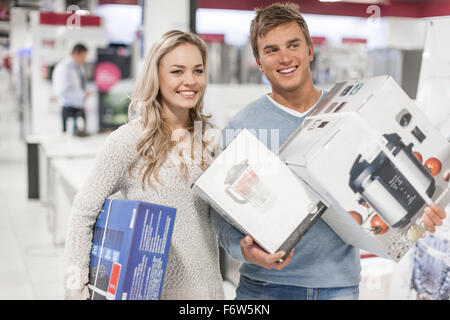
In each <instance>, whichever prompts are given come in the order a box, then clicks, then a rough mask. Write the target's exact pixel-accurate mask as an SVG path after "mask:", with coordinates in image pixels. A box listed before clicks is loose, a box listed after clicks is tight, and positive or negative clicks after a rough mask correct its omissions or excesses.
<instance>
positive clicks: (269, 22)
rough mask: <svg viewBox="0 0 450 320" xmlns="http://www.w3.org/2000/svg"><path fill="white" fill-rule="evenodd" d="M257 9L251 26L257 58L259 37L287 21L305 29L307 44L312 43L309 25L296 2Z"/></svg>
mask: <svg viewBox="0 0 450 320" xmlns="http://www.w3.org/2000/svg"><path fill="white" fill-rule="evenodd" d="M255 11H256V16H255V18H254V19H253V20H252V22H251V26H250V44H251V45H252V50H253V55H254V56H255V57H256V58H257V59H259V52H258V37H262V36H264V35H266V34H267V32H269V31H270V30H272V29H273V28H276V27H278V26H279V25H282V24H285V23H289V22H297V23H298V25H299V26H300V28H301V29H302V31H303V35H304V36H305V39H306V43H307V45H308V46H310V45H311V36H310V35H309V30H308V25H307V24H306V21H305V19H304V18H303V16H302V15H301V14H300V11H299V6H298V5H297V4H296V3H274V4H272V5H270V6H268V7H266V8H256V9H255Z"/></svg>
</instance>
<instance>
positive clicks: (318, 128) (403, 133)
mask: <svg viewBox="0 0 450 320" xmlns="http://www.w3.org/2000/svg"><path fill="white" fill-rule="evenodd" d="M413 152H416V154H417V157H421V158H422V159H421V160H418V158H416V156H415V155H414V153H413ZM419 154H420V155H419ZM279 156H280V159H281V160H282V161H284V162H285V163H286V164H287V165H288V167H289V168H290V169H291V170H292V171H293V172H295V173H296V174H297V176H298V177H300V178H301V179H302V180H304V181H305V182H306V183H307V184H309V185H310V186H311V187H312V188H314V189H315V190H316V191H317V192H318V193H319V194H321V196H322V197H323V199H325V200H326V201H327V202H328V203H330V206H331V207H332V208H331V209H329V210H327V211H326V212H325V213H324V215H323V216H322V218H323V220H324V221H325V222H327V223H328V225H329V226H330V227H331V228H332V229H334V231H335V232H336V233H337V234H338V235H339V236H340V237H341V238H342V239H343V240H344V241H345V242H347V243H349V244H352V245H355V246H357V247H359V248H361V249H363V250H365V251H369V252H372V253H374V254H377V255H379V256H381V257H385V258H389V259H392V260H394V261H398V260H399V259H401V257H402V256H403V255H404V254H405V253H406V252H407V251H408V250H409V249H410V247H411V246H412V245H413V243H414V241H416V240H417V238H418V236H419V235H420V234H421V233H422V230H424V228H423V225H422V226H421V227H418V226H420V225H421V223H420V222H421V218H422V215H423V212H424V211H423V210H424V208H425V206H426V203H430V202H431V201H430V200H432V201H433V202H436V203H438V204H439V205H440V206H441V207H443V208H445V206H446V204H447V203H448V202H449V197H448V194H449V192H448V190H449V186H448V183H447V182H445V180H444V175H445V174H447V173H448V170H449V156H450V147H449V142H448V141H446V139H445V138H444V137H443V136H442V135H441V134H440V133H439V131H438V130H437V129H435V128H434V127H433V125H432V124H431V123H430V122H429V121H428V119H427V118H426V116H425V115H424V114H423V113H422V112H421V110H420V109H419V108H418V107H417V106H416V105H415V104H414V102H413V101H412V100H411V99H410V98H409V97H408V96H407V95H406V93H405V92H404V91H403V90H402V89H401V88H400V87H399V86H398V85H397V83H396V82H395V81H394V80H393V79H392V78H391V77H390V76H379V77H374V78H368V79H362V80H353V81H348V82H342V83H338V84H336V85H335V86H334V87H333V88H332V89H331V91H330V92H329V93H328V94H327V95H326V96H325V97H324V98H323V99H322V100H321V101H320V102H319V103H318V105H317V106H316V107H315V108H314V110H313V111H311V114H309V115H308V116H307V117H306V118H305V120H304V121H303V124H302V126H300V127H299V128H298V129H297V130H296V131H294V132H293V133H292V134H291V135H290V136H289V137H288V138H287V139H286V141H285V142H284V143H283V145H282V146H281V147H280V152H279ZM432 158H434V159H432ZM425 163H426V164H427V165H430V166H431V167H433V168H432V170H431V172H432V174H433V175H432V174H430V173H429V172H428V170H427V169H425V167H424V164H425ZM439 164H440V167H441V168H440V169H439V168H438V167H439ZM350 211H353V212H352V214H353V215H355V216H356V217H358V218H359V217H360V219H361V220H362V223H361V225H360V226H359V225H358V222H359V221H358V222H356V220H354V219H353V218H352V216H351V215H350V214H349V212H350ZM358 215H359V216H358ZM375 216H378V217H375ZM379 218H381V220H382V222H385V223H386V225H387V226H388V229H387V231H386V232H385V230H386V228H383V227H380V226H378V227H377V226H375V224H376V223H375V222H376V221H377V220H378V222H379V221H380V220H379ZM372 219H374V220H372ZM372 221H373V223H372Z"/></svg>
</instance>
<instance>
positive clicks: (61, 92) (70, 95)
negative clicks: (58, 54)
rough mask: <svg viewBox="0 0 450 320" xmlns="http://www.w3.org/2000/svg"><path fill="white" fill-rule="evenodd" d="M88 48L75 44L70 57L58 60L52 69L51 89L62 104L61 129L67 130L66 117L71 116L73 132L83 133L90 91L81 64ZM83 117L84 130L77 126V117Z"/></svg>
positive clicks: (83, 62) (84, 60)
mask: <svg viewBox="0 0 450 320" xmlns="http://www.w3.org/2000/svg"><path fill="white" fill-rule="evenodd" d="M87 53H88V49H87V47H86V46H84V45H83V44H80V43H78V44H76V45H75V46H74V47H73V49H72V53H71V56H70V57H67V58H65V59H63V60H62V61H60V62H59V63H58V64H57V65H56V67H55V69H54V71H53V80H52V83H53V89H54V92H55V94H56V96H57V98H58V101H59V103H60V105H61V106H62V125H63V126H62V130H63V132H66V131H67V119H68V118H69V117H71V118H73V133H74V134H79V135H84V133H85V129H86V111H85V102H86V98H87V97H88V96H90V95H91V92H90V91H88V90H86V82H87V80H86V75H85V71H84V69H83V65H84V64H85V63H86V56H87ZM79 117H80V118H82V119H83V124H84V130H81V129H80V128H78V125H77V119H78V118H79Z"/></svg>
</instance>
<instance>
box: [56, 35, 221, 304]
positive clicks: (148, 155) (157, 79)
mask: <svg viewBox="0 0 450 320" xmlns="http://www.w3.org/2000/svg"><path fill="white" fill-rule="evenodd" d="M206 64H207V50H206V46H205V43H204V42H203V41H202V40H201V39H200V38H199V37H197V36H196V35H194V34H191V33H185V32H181V31H170V32H167V33H166V34H164V35H163V36H162V38H161V39H160V40H159V41H157V42H156V43H155V44H154V45H153V47H152V49H151V50H150V53H149V55H148V57H147V59H146V61H145V64H144V66H143V70H142V72H141V73H140V75H139V76H138V78H137V80H136V84H135V87H134V90H133V92H132V95H131V103H130V106H129V118H130V119H132V120H129V122H128V123H126V124H124V125H123V126H121V127H120V128H118V129H117V130H115V131H114V132H113V133H111V134H110V135H109V136H108V138H107V140H106V142H105V144H104V146H103V148H102V149H101V150H100V152H99V154H98V155H97V158H96V161H95V165H94V168H93V170H92V171H91V173H90V175H89V177H88V179H87V180H86V182H85V184H84V186H83V187H82V189H81V190H80V191H79V192H78V194H77V195H76V196H75V199H74V202H73V207H72V211H71V218H70V224H69V230H68V234H67V238H66V247H65V254H66V267H67V274H66V279H65V280H66V281H65V298H66V299H89V290H88V288H87V283H88V278H89V261H90V250H91V246H92V234H93V227H94V224H95V222H96V219H97V217H98V214H99V212H100V210H101V207H102V205H103V202H104V201H105V199H106V198H107V197H109V196H110V195H111V194H113V193H115V192H117V191H121V193H122V194H123V195H124V197H125V198H126V199H130V200H139V201H146V202H151V203H157V204H161V205H165V206H169V207H175V208H176V209H177V215H176V219H175V226H174V231H173V235H172V241H171V247H170V251H169V257H168V263H167V269H166V274H165V278H164V285H163V290H162V295H161V298H162V299H223V298H224V294H223V287H222V280H221V276H220V268H219V251H218V243H217V239H216V236H215V234H214V231H213V229H212V227H211V222H210V216H209V206H208V204H207V203H206V202H204V201H202V200H201V199H200V198H199V197H197V196H196V195H194V194H193V192H192V191H191V189H190V185H191V183H192V182H193V181H194V180H195V179H196V178H197V177H198V176H199V175H200V174H201V173H202V172H203V170H204V169H206V167H207V165H208V164H209V163H208V161H207V159H205V157H202V156H200V157H198V156H194V152H197V153H202V154H203V153H204V152H205V150H209V149H208V148H209V147H211V146H212V144H210V143H208V141H206V138H205V135H204V133H205V130H206V129H207V128H208V127H209V124H208V123H207V121H206V117H205V116H204V115H202V113H201V112H202V107H203V94H204V92H205V87H206ZM194 122H195V128H196V130H195V131H198V128H201V130H202V132H201V134H194ZM199 124H200V125H199ZM177 132H181V133H185V134H177ZM186 133H189V134H186ZM186 142H187V143H186ZM180 144H184V146H186V145H190V146H197V147H198V146H200V147H199V148H197V150H193V149H195V148H179V147H177V146H179V145H180ZM190 151H193V152H190Z"/></svg>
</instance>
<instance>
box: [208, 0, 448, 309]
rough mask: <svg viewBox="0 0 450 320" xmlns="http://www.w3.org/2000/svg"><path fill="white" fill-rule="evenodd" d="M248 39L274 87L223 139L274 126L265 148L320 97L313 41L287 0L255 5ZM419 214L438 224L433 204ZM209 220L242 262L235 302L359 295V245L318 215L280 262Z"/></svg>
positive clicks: (439, 213)
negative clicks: (314, 72) (313, 73)
mask: <svg viewBox="0 0 450 320" xmlns="http://www.w3.org/2000/svg"><path fill="white" fill-rule="evenodd" d="M250 41H251V45H252V49H253V54H254V56H255V59H256V63H257V65H258V68H259V69H260V71H261V72H263V73H264V75H265V76H266V78H267V79H268V80H269V82H270V84H271V87H272V92H271V93H269V94H267V95H264V96H262V97H260V98H259V99H257V100H255V101H254V102H252V103H250V104H249V105H247V106H246V107H245V108H244V109H243V110H241V111H240V112H238V113H237V114H236V115H235V116H234V117H233V119H232V120H231V121H230V122H229V123H228V125H227V126H226V127H225V128H224V130H223V136H225V137H228V136H229V134H227V131H228V130H230V131H231V130H233V131H234V134H237V133H238V132H239V130H240V129H242V128H247V129H252V130H254V131H255V132H258V130H259V129H266V130H267V132H269V131H270V130H278V133H279V141H278V143H275V144H273V142H272V141H271V134H269V135H268V137H265V138H267V139H261V137H259V138H260V140H261V142H263V143H265V144H266V146H268V147H269V146H271V145H278V146H280V145H282V143H283V142H284V140H285V139H286V138H287V137H288V136H289V135H290V134H291V133H292V132H293V131H294V130H295V129H296V128H297V127H298V126H299V125H300V124H301V123H302V121H303V119H304V118H305V116H306V115H307V114H308V113H309V112H310V111H311V110H313V109H314V107H315V106H316V104H317V103H318V101H320V99H321V98H322V97H323V96H325V93H324V92H323V91H321V90H319V89H317V88H315V87H314V84H313V81H312V76H311V70H310V63H311V62H312V60H313V52H314V51H313V50H314V46H313V43H312V41H311V37H310V35H309V31H308V26H307V24H306V21H305V20H304V18H303V16H302V15H301V14H300V12H299V8H298V6H297V5H296V4H292V3H287V4H279V3H275V4H272V5H270V6H268V7H266V8H264V9H257V10H256V16H255V18H254V19H253V21H252V23H251V27H250ZM230 131H228V132H230ZM230 141H231V139H227V141H226V142H225V144H226V143H229V142H230ZM272 151H274V152H277V151H278V150H272ZM328 210H333V208H329V209H328ZM425 212H426V215H425V218H424V222H425V226H426V228H427V230H428V231H430V232H434V230H435V226H436V225H442V219H443V218H444V217H445V212H444V210H443V209H442V208H440V207H439V206H437V205H434V204H433V205H431V206H429V207H428V208H426V210H425ZM211 219H212V221H213V227H214V229H215V230H216V232H217V234H218V236H219V241H220V244H221V245H222V247H223V248H224V249H225V251H227V252H228V253H229V254H230V255H231V256H232V257H233V258H234V259H236V260H238V261H240V262H242V264H241V267H240V269H239V271H240V274H241V276H240V280H239V284H238V287H237V289H236V299H238V300H239V299H260V300H265V299H267V300H271V299H286V300H290V299H292V300H295V299H299V300H304V299H311V300H312V299H314V300H316V299H317V300H328V299H358V297H359V282H360V271H361V264H360V255H359V249H358V248H355V247H354V246H351V245H348V244H346V243H345V242H343V241H342V239H341V238H340V237H339V236H338V235H337V234H336V233H335V232H334V231H333V230H332V229H331V228H330V227H329V226H328V225H327V224H326V223H325V222H324V221H323V220H322V219H319V220H318V221H317V222H316V223H315V224H314V225H313V226H312V227H311V229H310V230H309V231H308V233H307V234H306V235H305V236H304V237H303V238H302V240H301V241H300V242H299V243H298V244H297V245H296V247H295V248H294V249H293V250H295V252H294V251H291V252H290V253H289V256H288V257H287V258H286V259H285V260H284V261H283V262H279V260H280V259H281V258H282V257H283V256H284V255H285V252H282V251H280V252H277V253H274V254H268V253H266V252H265V251H264V250H263V249H261V248H260V247H259V246H258V245H257V244H256V243H255V242H254V241H253V239H252V237H251V236H249V235H245V234H242V233H241V232H240V231H238V230H237V229H235V228H234V227H233V226H232V225H231V224H230V223H228V222H227V221H226V220H225V219H224V218H223V217H221V216H220V214H219V213H217V212H216V211H215V210H214V209H212V208H211Z"/></svg>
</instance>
